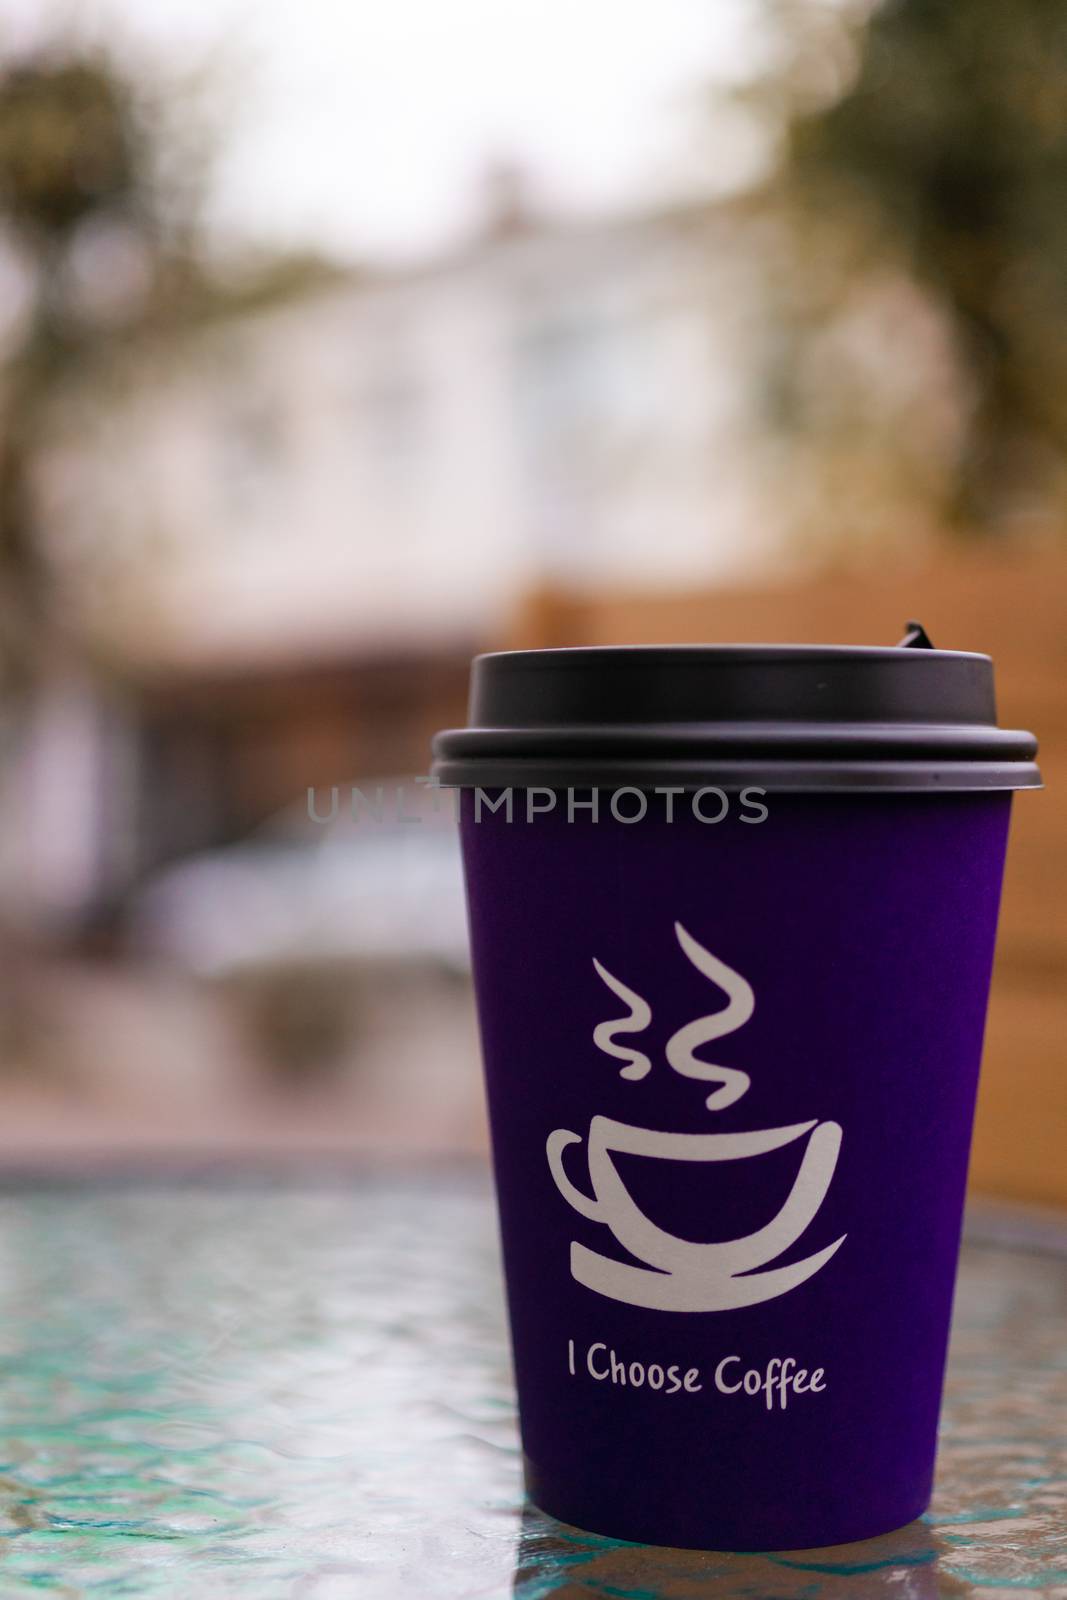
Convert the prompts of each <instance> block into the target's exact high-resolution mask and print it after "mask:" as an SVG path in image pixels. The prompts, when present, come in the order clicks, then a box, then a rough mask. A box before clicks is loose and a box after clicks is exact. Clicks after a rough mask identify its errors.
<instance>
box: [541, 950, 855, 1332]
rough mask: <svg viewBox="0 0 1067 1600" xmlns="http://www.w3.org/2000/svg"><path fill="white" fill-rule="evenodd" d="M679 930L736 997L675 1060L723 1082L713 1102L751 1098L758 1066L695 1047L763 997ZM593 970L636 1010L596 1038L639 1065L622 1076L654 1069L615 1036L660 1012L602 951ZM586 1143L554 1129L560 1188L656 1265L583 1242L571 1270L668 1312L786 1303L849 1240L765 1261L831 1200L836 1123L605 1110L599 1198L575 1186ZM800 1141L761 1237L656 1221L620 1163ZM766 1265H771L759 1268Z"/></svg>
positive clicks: (675, 1044)
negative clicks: (744, 1126)
mask: <svg viewBox="0 0 1067 1600" xmlns="http://www.w3.org/2000/svg"><path fill="white" fill-rule="evenodd" d="M674 928H675V934H676V936H677V939H678V942H679V944H680V945H681V948H682V950H683V952H684V953H685V955H686V956H687V958H688V959H689V960H690V961H691V962H692V963H693V965H694V966H695V967H696V968H697V969H698V971H700V972H702V973H703V974H704V976H705V977H707V978H710V979H711V980H712V982H714V983H716V984H717V985H718V986H719V987H720V988H721V989H723V990H724V991H725V993H726V995H727V997H728V1003H727V1005H726V1006H725V1007H724V1008H723V1009H722V1010H720V1011H716V1012H712V1013H711V1014H709V1015H708V1016H705V1017H698V1018H697V1019H696V1020H695V1021H693V1022H690V1023H687V1024H686V1026H685V1027H683V1028H680V1029H679V1030H678V1031H677V1033H675V1034H674V1035H673V1037H672V1038H671V1040H670V1041H669V1042H668V1044H667V1047H666V1056H667V1061H668V1064H669V1065H670V1066H671V1067H672V1068H673V1069H674V1070H675V1071H676V1072H679V1073H681V1074H683V1075H684V1076H686V1077H692V1078H700V1079H703V1080H704V1081H705V1082H710V1083H717V1084H718V1085H719V1087H718V1088H717V1089H715V1090H714V1091H713V1092H712V1093H711V1094H709V1095H708V1096H707V1098H706V1101H705V1104H706V1105H707V1107H708V1109H709V1110H712V1111H715V1110H721V1109H723V1108H725V1107H726V1106H728V1105H732V1104H734V1102H735V1101H737V1100H739V1099H740V1098H741V1096H742V1095H743V1094H745V1092H746V1091H747V1089H748V1087H749V1081H750V1080H749V1077H748V1074H747V1073H745V1072H742V1071H740V1070H738V1069H737V1068H734V1067H720V1066H713V1065H712V1064H711V1063H710V1062H707V1061H703V1060H701V1059H699V1058H698V1057H696V1056H695V1055H694V1051H695V1050H696V1049H697V1048H699V1047H700V1046H701V1045H704V1044H707V1043H709V1042H710V1041H711V1040H712V1039H716V1038H722V1037H724V1036H725V1035H726V1034H728V1033H733V1032H735V1031H736V1030H737V1029H738V1028H740V1027H742V1026H743V1025H744V1023H746V1022H747V1021H748V1019H749V1018H750V1017H751V1016H752V1013H753V1011H754V1009H755V997H754V995H753V993H752V989H751V986H750V985H749V984H748V983H747V982H746V980H745V979H744V978H742V977H741V975H740V974H739V973H737V972H734V971H733V970H732V969H731V968H730V967H728V966H726V964H725V963H724V962H722V961H719V960H718V958H717V957H715V956H713V955H712V954H711V952H710V951H708V950H705V949H704V947H703V946H702V945H700V944H698V943H697V941H696V940H695V939H694V938H693V937H692V935H691V934H689V933H687V932H686V930H685V929H684V928H683V927H682V926H681V924H680V923H675V925H674ZM594 967H595V968H596V971H597V973H598V975H599V976H600V977H601V979H602V980H603V981H604V982H605V983H606V984H607V986H608V987H609V988H610V989H611V990H612V992H613V993H614V994H616V995H617V996H618V997H619V998H620V999H621V1000H623V1001H624V1002H625V1003H626V1005H627V1006H628V1007H629V1011H628V1013H627V1015H626V1016H625V1017H622V1018H619V1019H618V1020H616V1021H613V1022H602V1023H600V1024H599V1026H598V1027H597V1029H596V1030H595V1032H594V1035H593V1039H594V1042H595V1043H596V1045H597V1046H598V1048H599V1049H601V1050H603V1051H604V1052H605V1053H606V1054H608V1055H612V1056H614V1057H615V1058H616V1059H617V1060H623V1061H626V1062H627V1063H628V1064H627V1066H625V1067H623V1068H621V1069H620V1073H621V1076H622V1077H624V1078H628V1079H634V1078H639V1077H644V1076H645V1075H646V1074H647V1073H648V1072H649V1071H650V1070H651V1062H650V1061H649V1060H648V1057H647V1056H644V1055H642V1053H641V1052H640V1051H637V1050H634V1049H632V1048H630V1047H629V1046H628V1045H620V1044H618V1043H616V1042H615V1041H616V1036H617V1035H618V1034H620V1033H630V1034H633V1033H636V1032H641V1031H643V1030H644V1029H645V1028H647V1027H648V1025H649V1023H650V1022H651V1020H652V1012H651V1009H650V1007H649V1005H648V1003H647V1001H645V1000H643V999H642V998H641V997H640V996H639V995H637V994H635V993H634V991H633V990H631V989H628V988H627V987H626V985H625V984H623V983H621V982H620V981H619V979H617V978H614V977H612V975H611V974H610V973H609V972H608V971H607V970H606V969H605V968H604V967H602V966H601V964H600V962H599V961H596V960H595V959H594ZM581 1143H582V1139H581V1135H580V1134H577V1133H572V1132H571V1131H570V1130H569V1129H568V1128H557V1129H556V1130H555V1131H554V1132H553V1133H551V1134H550V1135H549V1137H548V1141H547V1145H546V1154H547V1157H548V1166H549V1170H550V1172H551V1174H552V1177H553V1179H554V1181H555V1184H556V1187H557V1188H558V1189H559V1192H560V1194H561V1195H562V1196H563V1198H564V1199H565V1200H566V1201H567V1202H568V1204H569V1205H571V1206H572V1207H573V1208H574V1210H575V1211H577V1212H578V1213H579V1214H580V1215H581V1216H583V1217H587V1218H589V1219H590V1220H591V1221H593V1222H599V1223H602V1224H603V1225H604V1226H606V1227H607V1228H608V1229H609V1230H610V1231H611V1233H612V1234H613V1235H614V1237H615V1240H616V1241H617V1243H619V1244H620V1245H622V1247H623V1249H624V1250H626V1251H627V1252H628V1254H629V1255H631V1256H633V1257H634V1258H635V1259H636V1260H638V1261H644V1262H646V1263H647V1265H646V1266H644V1267H636V1266H633V1265H631V1264H629V1263H628V1262H624V1261H617V1260H613V1259H612V1258H611V1257H610V1256H604V1255H600V1254H598V1252H597V1251H595V1250H590V1249H589V1248H588V1247H587V1246H585V1245H583V1244H580V1243H579V1242H578V1241H577V1240H574V1241H572V1243H571V1262H570V1264H571V1276H572V1277H573V1278H574V1279H575V1280H576V1281H577V1282H578V1283H581V1284H583V1285H584V1286H585V1287H586V1288H588V1289H592V1290H594V1291H595V1292H596V1293H597V1294H602V1295H605V1296H606V1297H607V1298H609V1299H612V1300H621V1301H623V1302H624V1303H625V1304H627V1305H632V1306H643V1307H648V1308H650V1309H654V1310H659V1311H729V1310H735V1309H736V1308H738V1307H740V1306H751V1305H758V1304H760V1303H761V1302H763V1301H765V1300H774V1299H777V1298H778V1296H779V1295H783V1294H786V1293H788V1291H789V1290H790V1289H795V1288H796V1287H797V1285H798V1284H801V1283H804V1282H805V1281H806V1279H808V1278H810V1277H812V1276H813V1275H814V1274H815V1273H816V1272H818V1271H819V1269H820V1268H821V1267H823V1266H825V1265H826V1263H827V1262H828V1261H829V1260H830V1258H831V1257H832V1256H833V1255H834V1254H835V1253H836V1251H837V1250H838V1249H839V1248H840V1246H841V1245H842V1244H843V1243H844V1240H845V1238H846V1237H847V1235H845V1234H842V1235H841V1237H840V1238H839V1239H835V1240H834V1242H833V1243H832V1244H829V1245H826V1246H825V1247H824V1248H823V1249H821V1250H818V1251H816V1252H815V1254H814V1255H809V1256H806V1257H805V1258H804V1259H803V1260H801V1261H794V1262H790V1263H789V1264H788V1265H787V1266H780V1267H769V1268H768V1267H767V1266H766V1264H767V1263H768V1262H773V1261H774V1260H776V1259H777V1258H778V1257H779V1256H781V1255H783V1254H784V1253H785V1252H786V1251H787V1250H788V1249H790V1248H791V1246H792V1245H793V1244H795V1243H796V1241H797V1240H798V1239H799V1238H800V1236H801V1234H802V1233H803V1232H804V1231H805V1229H806V1228H807V1227H808V1225H809V1224H810V1223H811V1222H812V1221H813V1220H814V1218H815V1216H816V1214H817V1212H818V1210H819V1207H820V1206H821V1205H822V1203H823V1200H824V1199H825V1198H826V1193H827V1190H828V1189H829V1187H830V1183H831V1181H832V1179H833V1175H834V1171H835V1169H836V1166H837V1157H838V1152H839V1151H840V1148H841V1127H840V1125H839V1124H838V1123H836V1122H819V1121H818V1120H812V1121H810V1122H797V1123H792V1124H790V1125H789V1126H786V1127H780V1128H759V1129H755V1130H753V1131H751V1132H744V1133H671V1132H662V1131H660V1130H657V1129H654V1128H638V1127H631V1126H630V1125H629V1124H627V1123H625V1122H617V1121H615V1120H614V1119H613V1118H611V1117H605V1116H600V1115H597V1116H594V1117H593V1118H592V1120H591V1121H590V1124H589V1135H588V1140H587V1144H586V1153H587V1163H588V1169H589V1181H590V1183H591V1185H592V1189H593V1194H592V1195H588V1194H585V1193H584V1192H583V1191H582V1190H581V1189H579V1188H578V1187H577V1186H576V1185H575V1184H574V1183H572V1182H571V1180H570V1178H569V1177H568V1175H567V1172H566V1169H565V1167H564V1159H563V1158H564V1151H566V1150H567V1149H569V1147H570V1146H572V1145H576V1144H577V1145H580V1144H581ZM791 1144H796V1145H797V1146H798V1148H799V1147H801V1146H802V1147H803V1154H802V1155H801V1157H800V1160H799V1165H798V1169H797V1175H796V1178H795V1179H794V1181H793V1186H792V1188H791V1189H790V1191H789V1194H788V1196H787V1198H786V1200H785V1203H784V1204H783V1205H782V1206H781V1208H780V1209H779V1210H778V1212H777V1213H776V1214H775V1215H774V1216H773V1217H772V1218H771V1220H770V1221H769V1222H768V1223H767V1224H766V1225H765V1226H764V1227H762V1228H758V1229H757V1230H756V1231H755V1232H754V1233H750V1234H746V1235H745V1236H744V1237H743V1238H740V1239H726V1240H722V1241H719V1242H716V1243H714V1244H696V1243H693V1242H691V1241H690V1240H687V1239H680V1238H677V1237H676V1236H675V1235H674V1234H671V1233H667V1232H665V1231H664V1230H663V1229H662V1228H659V1227H657V1226H656V1224H655V1223H654V1222H652V1220H651V1219H650V1218H649V1217H647V1216H646V1215H645V1213H644V1212H643V1211H642V1210H641V1208H640V1207H639V1206H638V1205H637V1203H636V1201H635V1200H634V1199H633V1197H632V1195H631V1194H630V1192H629V1190H628V1189H627V1187H626V1185H625V1183H624V1182H623V1180H622V1178H621V1177H620V1175H619V1172H618V1170H617V1168H616V1166H615V1163H614V1161H613V1156H614V1155H616V1154H623V1155H639V1156H650V1157H653V1158H655V1159H658V1160H672V1161H694V1162H719V1161H739V1160H747V1159H748V1158H749V1157H754V1156H759V1155H764V1154H766V1153H767V1152H769V1151H772V1150H780V1149H782V1148H783V1147H785V1146H787V1145H791ZM760 1268H765V1269H766V1270H762V1271H760V1270H757V1269H760Z"/></svg>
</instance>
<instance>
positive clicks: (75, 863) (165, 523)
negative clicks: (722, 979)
mask: <svg viewBox="0 0 1067 1600" xmlns="http://www.w3.org/2000/svg"><path fill="white" fill-rule="evenodd" d="M1065 193H1067V11H1065V9H1064V8H1063V6H1062V5H1061V4H1060V3H1059V0H1015V4H1014V5H1013V6H1012V7H1011V12H1010V18H1009V16H1008V13H1007V8H1005V7H1004V6H1003V5H1001V4H998V3H997V0H969V3H968V4H967V5H965V6H961V5H959V4H958V3H953V0H894V3H885V4H881V5H879V4H873V3H871V0H716V4H715V5H713V6H709V5H708V4H707V3H706V0H628V3H627V4H626V5H622V6H620V5H618V4H616V3H612V0H568V4H567V5H566V6H563V5H561V4H558V3H552V0H548V3H546V0H538V3H536V4H535V3H533V0H505V3H502V0H451V3H450V4H449V5H447V6H442V5H440V4H434V3H433V0H392V3H391V4H390V5H388V6H384V5H379V4H371V3H370V0H348V3H347V4H345V5H338V4H334V3H331V0H303V3H302V4H301V5H299V6H293V5H290V4H287V3H286V0H259V3H257V4H251V3H249V0H210V3H209V0H180V3H179V0H153V4H152V5H151V6H148V5H145V4H138V0H85V3H82V4H78V3H73V0H72V3H67V0H0V408H2V425H0V426H2V437H0V675H2V698H0V894H2V900H0V1165H3V1166H4V1167H7V1168H10V1167H17V1166H25V1167H28V1168H40V1167H41V1166H42V1165H47V1166H52V1165H55V1164H57V1163H58V1164H65V1165H71V1166H77V1167H79V1168H82V1167H84V1166H85V1165H86V1164H90V1163H114V1162H118V1161H122V1162H126V1163H139V1164H146V1163H151V1164H153V1165H163V1164H166V1163H175V1164H181V1165H187V1164H188V1162H189V1161H190V1159H197V1160H199V1159H201V1158H204V1159H208V1158H209V1159H212V1160H214V1159H217V1158H225V1159H227V1160H229V1161H233V1162H234V1163H237V1162H249V1161H255V1160H262V1159H264V1158H265V1157H269V1158H270V1159H271V1160H276V1159H278V1158H282V1157H284V1158H286V1159H290V1158H291V1159H292V1160H294V1161H300V1162H306V1161H307V1160H308V1158H309V1156H314V1157H315V1158H317V1159H322V1160H333V1159H343V1158H347V1157H348V1156H350V1155H351V1154H352V1153H354V1152H358V1153H359V1154H360V1155H361V1156H365V1155H368V1154H373V1155H375V1156H381V1157H383V1158H396V1157H401V1158H404V1159H408V1160H410V1159H414V1158H419V1159H429V1158H432V1157H444V1156H447V1155H450V1154H453V1153H456V1152H464V1153H470V1152H480V1151H482V1150H483V1149H484V1142H485V1134H484V1126H483V1117H482V1110H481V1097H480V1086H479V1079H478V1064H477V1043H476V1037H475V1030H474V1023H473V1010H472V1003H471V997H470V993H469V974H468V970H467V962H466V954H465V934H464V923H463V905H462V890H461V883H460V874H459V865H458V857H457V853H456V846H455V838H454V830H453V825H452V819H451V814H450V809H449V806H448V804H447V803H445V802H442V801H440V800H438V801H437V803H436V804H435V797H434V796H432V795H430V794H429V793H428V792H427V791H426V790H425V789H424V788H420V787H419V786H417V785H415V784H414V783H413V781H412V780H413V779H414V777H415V775H418V774H422V773H424V772H425V771H426V768H427V763H428V741H429V737H430V735H431V733H432V732H433V731H434V730H435V729H436V728H439V727H442V726H446V725H449V724H454V723H457V722H460V721H462V720H463V717H464V702H465V693H466V677H467V665H468V661H469V658H470V656H471V654H472V653H473V652H474V651H476V650H478V649H484V648H489V647H506V646H510V645H522V646H530V645H562V644H580V643H602V642H605V643H606V642H621V641H632V642H655V641H682V640H763V641H775V640H799V641H820V640H822V641H837V642H845V643H847V642H866V643H893V642H895V641H896V640H897V639H898V638H899V636H900V634H901V632H902V628H903V624H904V621H905V619H906V618H908V617H911V616H916V615H917V616H920V617H921V618H922V620H923V622H924V623H925V625H926V627H927V629H928V630H929V632H930V633H931V635H932V636H933V638H934V641H935V643H937V644H939V645H942V646H945V647H952V648H962V649H978V650H988V651H990V652H992V653H993V654H994V656H995V657H996V659H997V664H998V677H999V684H1000V701H1001V704H1000V709H1001V720H1002V721H1003V722H1004V723H1006V724H1008V725H1014V726H1024V727H1030V728H1034V729H1035V730H1037V731H1038V733H1039V734H1040V736H1041V738H1042V747H1043V757H1042V765H1043V769H1044V772H1045V776H1046V781H1047V783H1048V786H1049V792H1048V793H1047V794H1045V795H1043V796H1042V795H1024V796H1022V797H1021V798H1020V799H1019V801H1018V802H1017V804H1016V817H1015V824H1014V836H1013V842H1012V847H1011V856H1010V860H1009V872H1008V887H1007V895H1006V901H1005V907H1004V915H1003V936H1002V940H1001V945H1000V953H999V956H998V966H997V973H996V981H995V985H994V999H993V1005H992V1012H991V1018H990V1034H989V1041H988V1048H987V1059H986V1070H985V1078H984V1088H983V1094H982V1102H981V1109H980V1116H979V1128H978V1136H977V1146H976V1154H975V1161H974V1169H973V1182H974V1185H975V1187H976V1188H977V1189H978V1190H981V1191H985V1192H987V1193H991V1194H996V1195H1000V1196H1007V1197H1014V1198H1016V1199H1021V1200H1036V1201H1043V1202H1056V1201H1059V1202H1061V1203H1065V1204H1067V1160H1065V1156H1064V1151H1065V1149H1067V1074H1065V1073H1064V1070H1063V1069H1064V1060H1063V1052H1064V1038H1065V1036H1067V997H1065V989H1067V985H1065V981H1064V980H1065V976H1067V819H1065V815H1064V809H1063V806H1062V803H1061V800H1060V798H1059V795H1060V790H1061V785H1062V784H1063V782H1064V781H1067V703H1065V692H1064V683H1065V680H1067V539H1065V536H1064V529H1065V527H1067V205H1065V204H1064V195H1065ZM397 785H401V786H402V787H403V799H402V801H401V802H400V803H399V804H398V803H397V801H396V788H397ZM353 786H356V787H357V788H358V790H359V792H360V794H361V795H362V796H363V797H364V799H365V801H366V807H365V811H364V813H363V814H362V815H361V819H360V820H359V821H358V822H353V820H352V817H351V814H350V808H349V800H350V797H351V793H352V788H353ZM309 790H311V791H313V797H314V806H315V808H317V809H316V815H317V816H318V817H320V818H329V819H330V820H328V821H322V820H316V817H315V816H311V815H309V801H308V795H309ZM335 797H336V798H335ZM401 805H402V806H403V807H404V808H406V814H409V815H410V814H411V812H412V808H414V810H415V812H416V813H417V814H418V815H420V816H421V817H422V823H421V824H420V825H419V826H411V825H409V824H408V823H406V822H405V821H404V820H403V814H402V812H401Z"/></svg>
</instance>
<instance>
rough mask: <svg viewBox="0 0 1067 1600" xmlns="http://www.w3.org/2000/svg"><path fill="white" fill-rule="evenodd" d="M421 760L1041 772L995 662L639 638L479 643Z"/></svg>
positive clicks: (532, 780)
mask: <svg viewBox="0 0 1067 1600" xmlns="http://www.w3.org/2000/svg"><path fill="white" fill-rule="evenodd" d="M433 749H434V762H433V767H432V771H433V775H434V777H435V778H436V779H437V780H438V781H439V782H441V783H443V784H449V785H478V786H479V787H481V788H498V787H516V788H518V787H527V786H531V785H537V786H539V787H541V786H543V787H546V788H555V789H563V788H569V787H574V788H587V787H617V786H622V785H633V786H636V787H643V788H653V787H655V786H656V785H657V784H675V785H681V786H683V787H686V788H697V787H700V786H702V785H705V784H707V785H714V786H716V787H718V788H721V789H739V788H742V787H744V786H746V785H754V786H761V787H764V788H767V789H779V790H836V791H845V792H848V791H860V792H862V791H868V790H885V789H893V790H902V791H926V792H929V791H931V790H943V791H947V792H958V791H961V790H989V789H1032V788H1038V787H1040V785H1041V775H1040V773H1039V771H1038V769H1037V766H1036V765H1035V763H1034V756H1035V755H1036V753H1037V741H1036V739H1035V738H1034V736H1033V734H1030V733H1024V732H1022V731H1019V730H1015V729H1008V728H998V727H997V725H996V703H995V697H994V689H993V663H992V661H991V660H990V658H989V657H988V656H984V655H974V654H972V653H971V652H969V651H962V650H935V649H933V648H932V647H931V646H930V643H929V640H928V639H927V637H926V634H925V633H924V632H923V630H922V628H921V627H920V626H919V625H918V624H909V632H908V634H907V635H906V636H905V639H904V641H903V642H902V643H901V644H900V645H897V646H892V647H880V646H853V645H747V644H738V645H662V646H661V645H638V646H628V647H625V648H617V647H614V646H612V647H606V648H590V649H575V650H514V651H506V652H500V653H498V654H493V655H483V656H478V657H476V659H475V661H474V663H473V667H472V671H471V692H470V710H469V726H468V727H466V728H452V729H449V730H448V731H447V732H444V733H439V734H438V735H437V737H436V738H435V740H434V745H433Z"/></svg>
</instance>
